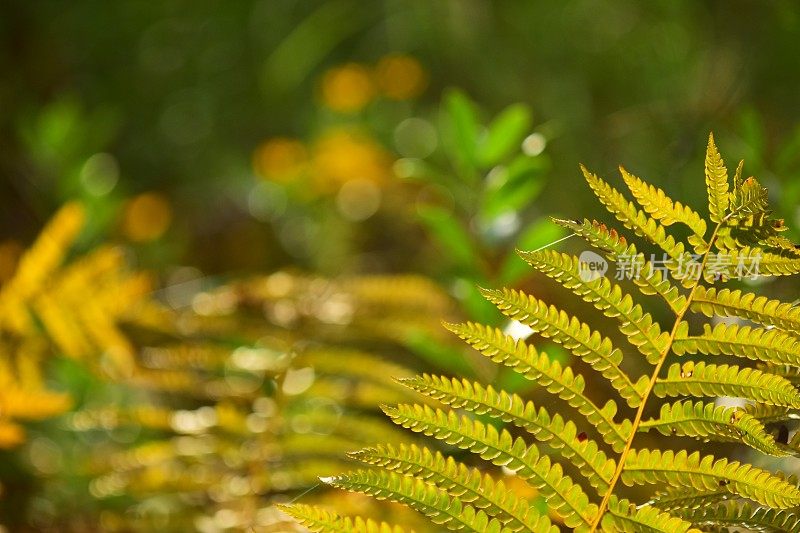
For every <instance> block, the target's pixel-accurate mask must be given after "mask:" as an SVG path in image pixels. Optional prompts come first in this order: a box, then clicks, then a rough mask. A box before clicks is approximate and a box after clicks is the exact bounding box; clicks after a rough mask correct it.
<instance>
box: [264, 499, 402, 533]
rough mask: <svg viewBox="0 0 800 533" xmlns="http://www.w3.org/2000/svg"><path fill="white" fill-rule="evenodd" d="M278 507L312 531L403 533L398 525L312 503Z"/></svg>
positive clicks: (327, 532) (331, 532) (319, 532)
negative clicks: (352, 515) (328, 508)
mask: <svg viewBox="0 0 800 533" xmlns="http://www.w3.org/2000/svg"><path fill="white" fill-rule="evenodd" d="M278 509H280V510H281V511H283V512H284V513H286V514H288V515H289V516H291V517H292V518H294V519H295V520H297V521H298V522H300V524H302V525H303V526H305V527H306V528H308V530H309V531H312V532H313V533H404V530H403V528H401V527H400V526H392V525H389V524H387V523H386V522H376V521H374V520H369V519H367V520H365V519H363V518H361V517H353V518H351V517H349V516H345V517H343V516H339V515H338V514H336V513H334V512H331V511H326V510H324V509H320V508H319V507H314V506H312V505H302V504H293V505H279V506H278Z"/></svg>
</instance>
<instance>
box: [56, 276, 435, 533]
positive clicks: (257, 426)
mask: <svg viewBox="0 0 800 533" xmlns="http://www.w3.org/2000/svg"><path fill="white" fill-rule="evenodd" d="M166 290H167V291H169V290H170V288H169V287H167V288H166ZM176 290H180V288H177V289H176ZM379 310H380V311H379ZM438 313H445V314H448V313H450V303H449V299H448V298H447V297H446V295H444V294H443V293H442V292H441V291H440V290H439V289H438V288H437V287H436V285H435V284H433V283H431V282H429V281H426V280H424V279H421V278H416V277H361V278H354V279H351V280H342V281H338V282H337V281H329V280H326V279H323V278H320V277H304V276H298V275H292V274H289V273H286V272H279V273H276V274H272V275H270V276H263V277H255V278H252V279H248V280H244V281H239V282H231V283H228V284H225V285H223V286H221V287H217V288H214V289H212V290H209V291H202V292H199V293H196V294H191V295H190V301H189V307H188V308H186V309H183V310H179V311H177V312H176V316H175V324H176V330H175V331H173V332H171V334H169V335H167V336H163V335H160V336H156V337H154V338H153V339H151V340H150V341H149V342H146V343H144V344H143V346H142V351H141V357H140V360H139V365H140V366H141V370H140V371H139V372H138V373H137V379H135V380H131V381H129V382H128V383H127V384H120V386H121V387H122V388H123V390H126V391H127V392H126V393H125V396H126V397H127V400H126V402H125V403H124V404H123V405H119V406H110V405H102V404H101V405H97V402H96V401H95V402H92V403H91V405H87V406H86V407H85V408H83V409H81V410H79V411H77V412H76V413H74V414H73V415H72V416H71V417H70V421H69V427H70V429H71V430H73V431H77V432H89V433H91V432H98V431H100V432H103V431H106V432H116V433H121V434H129V435H130V434H134V435H135V434H139V435H140V436H139V437H137V438H135V439H134V440H133V441H131V442H115V441H114V440H113V439H106V440H105V441H103V442H97V443H95V444H93V446H92V449H93V450H94V454H93V458H92V459H91V461H90V472H92V473H93V474H94V475H95V476H96V479H94V481H92V483H91V486H90V490H91V493H92V495H93V496H94V497H95V498H98V499H101V500H103V501H107V502H111V503H113V502H114V501H115V500H116V501H118V502H121V503H124V502H128V503H127V504H126V505H121V506H120V505H116V506H115V505H109V506H107V508H106V511H105V512H104V513H103V527H104V528H105V529H106V530H125V529H126V528H129V527H131V526H132V525H133V524H137V523H138V525H137V527H140V528H143V529H144V530H147V529H149V528H150V527H153V526H154V525H155V524H158V523H162V526H161V529H165V528H166V529H168V530H174V531H183V530H185V529H186V528H196V529H197V530H199V531H209V532H211V531H223V530H228V529H234V530H246V529H247V528H253V527H256V528H260V530H266V531H286V530H287V529H288V528H289V527H290V526H289V524H287V523H284V519H285V517H284V515H283V514H282V513H280V512H278V511H277V510H276V509H274V508H273V507H272V505H273V504H274V503H281V502H286V501H288V500H289V498H290V497H292V496H297V495H299V494H300V493H303V492H305V491H310V492H312V494H311V496H309V497H310V498H312V499H317V498H318V497H320V498H322V499H323V501H327V502H328V503H329V504H331V503H334V504H335V505H336V506H337V507H344V508H351V509H355V508H358V507H360V506H361V505H363V502H361V500H359V499H356V500H352V499H348V498H341V497H339V496H337V497H335V498H334V500H335V501H332V500H331V499H330V497H329V495H326V494H325V493H327V491H326V490H320V489H319V488H318V487H319V482H318V479H317V478H318V476H320V475H322V474H325V473H328V474H333V473H335V472H337V471H339V470H341V468H342V467H343V466H344V465H345V464H346V461H347V459H346V452H348V451H351V450H353V449H356V448H358V447H361V446H364V445H366V444H367V443H369V442H371V441H372V440H374V438H375V436H376V435H377V436H380V435H382V438H385V439H388V440H390V441H393V442H408V441H409V439H408V436H407V435H403V433H402V432H398V431H397V429H396V428H395V427H393V426H392V425H391V424H387V423H385V422H384V421H383V419H382V417H380V416H378V414H379V411H378V410H377V406H378V405H379V404H380V403H381V402H384V401H387V399H393V400H398V401H403V400H408V399H409V398H410V397H409V393H408V391H406V390H403V389H404V387H402V386H401V385H399V384H398V383H397V382H395V381H394V376H396V375H406V376H409V375H411V374H410V370H406V369H405V368H404V367H410V368H419V367H420V366H421V365H420V364H419V362H414V361H413V360H411V359H409V357H408V353H407V352H405V351H404V350H403V349H402V348H401V347H400V343H399V342H398V341H399V340H400V339H402V338H404V336H405V335H407V332H408V330H409V329H414V330H417V329H424V330H426V331H427V332H428V334H429V335H431V336H432V337H433V338H437V337H439V338H441V337H442V331H441V328H440V326H439V323H438V320H436V315H437V314H438ZM378 353H380V356H379V355H377V354H378ZM422 367H423V368H424V367H425V366H424V365H422ZM98 451H101V452H102V453H97V452H98ZM315 489H316V490H317V492H319V493H320V494H313V491H314V490H315ZM115 508H116V509H117V511H116V512H114V511H113V509H115ZM392 509H393V508H391V507H390V508H383V509H376V512H378V513H379V514H381V513H384V514H386V515H387V516H395V517H402V518H401V519H402V520H403V521H410V522H409V523H413V522H414V517H413V516H406V515H403V514H402V513H401V514H399V515H398V514H397V510H396V509H395V510H394V511H393V510H392ZM159 521H161V522H159Z"/></svg>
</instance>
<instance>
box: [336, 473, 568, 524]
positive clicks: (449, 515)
mask: <svg viewBox="0 0 800 533" xmlns="http://www.w3.org/2000/svg"><path fill="white" fill-rule="evenodd" d="M321 481H322V482H323V483H326V484H328V485H331V486H334V487H338V488H341V489H346V490H350V491H353V492H362V493H364V494H369V495H371V496H374V497H375V498H377V499H379V500H391V501H394V502H397V503H403V504H405V505H408V506H409V507H411V508H413V509H416V510H417V511H419V512H420V513H422V514H424V515H425V516H427V517H428V518H430V519H431V521H432V522H433V523H434V524H437V525H443V526H445V527H446V528H447V529H450V530H453V531H474V532H475V533H484V532H486V533H511V532H510V530H509V529H507V528H504V527H503V525H502V523H501V522H500V521H499V520H497V519H495V518H491V519H490V518H489V517H488V516H487V515H486V513H484V512H483V511H477V510H475V508H474V507H472V506H471V505H465V504H463V503H462V502H461V501H460V500H459V499H458V498H455V497H452V496H450V495H448V494H447V492H446V491H445V490H443V489H440V488H437V487H435V486H434V485H431V484H429V483H426V482H424V481H422V480H421V479H417V478H414V477H412V476H404V475H401V474H397V473H395V472H386V471H374V470H356V471H354V472H349V473H347V474H343V475H340V476H336V477H330V478H322V479H321ZM553 527H554V526H552V525H550V526H547V525H545V524H543V527H541V528H540V529H539V531H541V532H542V533H554V532H555V531H557V530H555V529H553Z"/></svg>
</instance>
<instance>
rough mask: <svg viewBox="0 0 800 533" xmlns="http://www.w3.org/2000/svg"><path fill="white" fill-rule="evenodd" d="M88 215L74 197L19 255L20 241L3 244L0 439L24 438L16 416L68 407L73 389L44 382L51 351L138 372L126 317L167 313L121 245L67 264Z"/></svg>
mask: <svg viewBox="0 0 800 533" xmlns="http://www.w3.org/2000/svg"><path fill="white" fill-rule="evenodd" d="M85 218H86V215H85V212H84V208H83V207H82V206H81V205H80V204H78V203H68V204H66V205H64V206H63V207H62V208H61V209H60V210H59V211H58V212H57V213H56V214H55V215H54V216H53V218H52V219H51V221H50V222H49V223H48V224H47V225H46V226H45V227H44V229H43V230H42V232H41V233H40V235H39V237H38V238H37V239H36V241H35V242H34V243H33V244H32V245H31V246H30V248H29V249H28V250H27V251H25V252H24V253H22V255H21V256H19V259H18V260H17V259H16V256H18V255H19V253H18V252H17V251H16V249H15V248H14V247H13V246H12V247H10V248H9V247H4V248H2V249H0V255H2V256H3V257H5V258H6V259H4V260H5V261H6V262H8V263H9V265H10V267H9V269H10V272H9V273H7V274H6V279H5V282H4V284H3V285H2V287H1V288H0V447H7V446H12V445H15V444H18V443H19V442H21V440H22V439H23V438H24V431H23V428H22V427H21V426H19V425H18V424H17V423H16V421H18V420H36V419H40V418H46V417H50V416H53V415H56V414H59V413H61V412H63V411H65V410H67V409H69V407H70V403H71V402H70V398H69V396H68V395H66V394H63V393H58V392H51V391H48V390H46V389H45V388H44V385H43V382H42V378H41V376H40V372H41V370H40V367H41V364H42V360H43V359H44V357H45V356H46V355H47V354H48V353H55V354H63V355H67V356H70V357H74V358H79V359H83V360H84V361H86V362H87V363H89V365H90V366H94V367H97V366H98V363H100V366H101V367H102V368H103V369H104V371H105V372H106V374H107V375H108V374H111V375H114V376H118V377H131V376H133V375H136V348H135V347H134V346H133V344H132V343H131V342H130V340H129V339H128V338H127V336H126V335H125V334H124V333H123V332H122V329H121V326H120V324H121V322H123V321H130V322H139V323H142V324H146V325H148V326H149V325H152V324H158V323H159V321H161V318H160V316H159V312H158V310H159V309H160V308H159V307H158V306H156V305H155V304H154V303H153V302H152V301H151V300H150V299H149V295H150V294H151V292H152V283H151V280H150V278H149V276H147V275H145V274H142V273H138V272H131V271H129V270H128V268H127V264H126V261H125V257H124V255H123V253H122V251H121V250H120V249H119V248H116V247H111V246H103V247H100V248H97V249H96V250H94V251H92V252H91V253H89V254H86V255H83V256H81V257H79V258H77V259H76V260H74V261H72V262H70V263H68V264H66V265H64V264H63V263H64V259H65V257H66V256H67V254H68V253H69V250H70V248H71V247H72V244H73V242H74V241H75V239H76V237H77V236H78V234H79V232H80V230H81V228H82V227H83V224H84V221H85ZM12 254H13V259H8V256H11V255H12ZM104 358H106V359H104ZM106 363H108V364H106Z"/></svg>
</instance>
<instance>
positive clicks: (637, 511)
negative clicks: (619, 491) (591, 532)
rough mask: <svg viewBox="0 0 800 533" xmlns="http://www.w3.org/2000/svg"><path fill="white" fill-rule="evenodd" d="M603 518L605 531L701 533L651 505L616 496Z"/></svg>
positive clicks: (610, 502) (625, 532)
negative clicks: (635, 503) (639, 503)
mask: <svg viewBox="0 0 800 533" xmlns="http://www.w3.org/2000/svg"><path fill="white" fill-rule="evenodd" d="M608 511H609V512H608V514H606V515H605V516H604V517H603V522H602V526H603V529H604V531H619V532H621V533H622V532H624V533H700V530H698V529H696V528H692V524H691V522H687V521H685V520H682V519H681V518H678V517H675V516H672V515H670V514H668V513H665V512H664V511H661V510H659V509H657V508H655V507H652V506H649V505H643V506H637V505H634V504H632V503H631V502H630V501H628V500H618V499H617V498H616V497H615V496H614V497H612V498H611V500H610V501H609V502H608Z"/></svg>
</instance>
